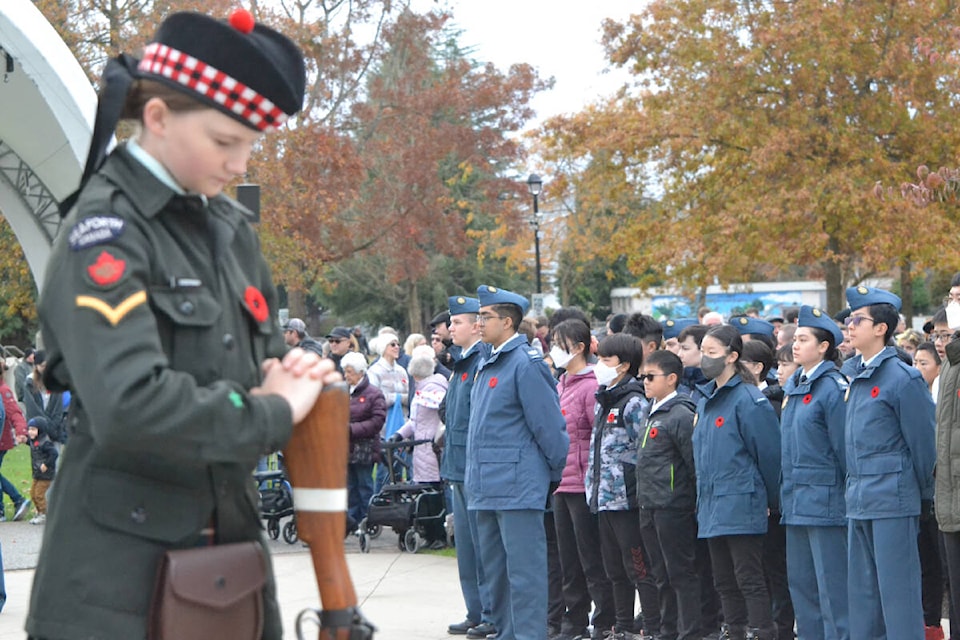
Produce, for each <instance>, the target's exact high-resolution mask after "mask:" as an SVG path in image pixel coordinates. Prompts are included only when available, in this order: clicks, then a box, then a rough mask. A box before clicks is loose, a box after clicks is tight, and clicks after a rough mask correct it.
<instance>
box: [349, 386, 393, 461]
mask: <svg viewBox="0 0 960 640" xmlns="http://www.w3.org/2000/svg"><path fill="white" fill-rule="evenodd" d="M386 419H387V401H386V400H385V399H384V397H383V393H382V392H381V391H380V389H378V388H376V387H375V386H373V385H372V384H370V381H369V380H367V376H363V378H361V379H360V382H359V383H357V386H356V387H355V388H354V390H353V391H352V392H351V393H350V462H352V463H355V464H372V463H374V462H379V461H380V429H381V428H383V423H384V422H385V421H386Z"/></svg>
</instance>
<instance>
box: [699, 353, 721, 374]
mask: <svg viewBox="0 0 960 640" xmlns="http://www.w3.org/2000/svg"><path fill="white" fill-rule="evenodd" d="M726 367H727V356H718V357H716V358H710V357H707V356H701V358H700V370H701V371H703V375H705V376H706V377H707V378H708V379H710V380H715V379H716V378H717V377H718V376H719V375H720V374H721V373H723V370H724V369H725V368H726Z"/></svg>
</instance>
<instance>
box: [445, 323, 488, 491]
mask: <svg viewBox="0 0 960 640" xmlns="http://www.w3.org/2000/svg"><path fill="white" fill-rule="evenodd" d="M489 350H490V349H489V345H486V344H484V343H483V342H477V343H476V344H475V345H473V346H472V347H470V348H469V349H468V350H467V352H466V353H463V350H462V349H461V348H460V347H458V346H456V345H454V346H452V347H450V355H451V356H452V357H453V365H452V366H453V372H452V373H451V374H450V384H449V386H448V387H447V395H446V396H444V398H443V406H444V415H443V421H444V424H446V431H445V432H444V436H443V440H444V444H443V458H442V460H441V461H440V477H441V478H443V479H444V480H449V481H450V482H463V479H464V475H465V473H466V469H467V432H468V431H469V429H470V392H471V391H472V390H473V379H474V376H476V374H477V367H478V366H480V362H481V360H483V355H484V354H485V353H488V352H489Z"/></svg>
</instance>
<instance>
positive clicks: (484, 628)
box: [467, 622, 497, 640]
mask: <svg viewBox="0 0 960 640" xmlns="http://www.w3.org/2000/svg"><path fill="white" fill-rule="evenodd" d="M496 633H497V629H496V627H494V626H493V625H492V624H490V623H489V622H481V623H480V624H478V625H477V626H475V627H473V628H472V629H470V630H469V631H467V637H468V638H476V639H477V640H481V639H483V638H486V637H487V636H489V635H491V634H493V635H496Z"/></svg>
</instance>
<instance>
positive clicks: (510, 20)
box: [415, 0, 644, 121]
mask: <svg viewBox="0 0 960 640" xmlns="http://www.w3.org/2000/svg"><path fill="white" fill-rule="evenodd" d="M418 3H419V5H418V6H419V7H426V8H429V7H431V6H439V7H443V8H448V9H449V10H450V11H451V12H452V13H453V16H454V22H455V23H456V24H457V25H458V26H459V27H461V28H462V29H463V30H464V34H463V36H462V38H461V44H462V46H464V47H476V57H477V58H478V59H479V60H483V61H486V62H492V63H494V64H495V65H496V66H497V67H498V68H500V69H503V70H506V69H508V68H509V66H510V65H511V64H513V63H517V62H527V63H530V64H531V65H533V66H534V67H536V68H537V70H538V71H539V73H540V75H541V77H543V78H549V77H551V76H553V77H554V78H555V79H556V85H555V86H554V88H553V89H552V90H551V91H548V92H544V93H543V94H541V95H540V96H538V97H537V98H536V99H535V100H534V102H533V106H534V108H535V109H536V110H537V119H538V121H542V120H544V119H546V118H548V117H550V116H552V115H557V114H561V113H574V112H577V111H579V110H580V109H581V108H582V107H583V106H584V105H586V104H588V103H590V102H593V101H594V100H595V99H596V98H597V97H598V96H606V95H610V94H612V93H613V92H614V91H616V90H617V88H619V87H620V86H621V85H622V84H624V83H625V82H626V81H627V79H628V77H629V76H628V74H626V73H625V72H623V71H622V70H620V69H611V68H610V67H609V65H608V63H607V61H606V58H605V57H604V55H603V48H602V47H601V46H600V24H601V22H602V21H603V19H604V18H613V19H615V20H618V21H623V20H625V19H626V18H628V17H629V16H630V14H631V13H637V12H639V11H640V10H641V8H642V6H643V4H644V3H643V1H642V0H593V1H592V2H583V1H582V0H577V1H574V0H550V1H548V0H438V1H436V2H435V1H434V0H418V2H416V3H415V5H416V4H418ZM605 72H606V73H605Z"/></svg>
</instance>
